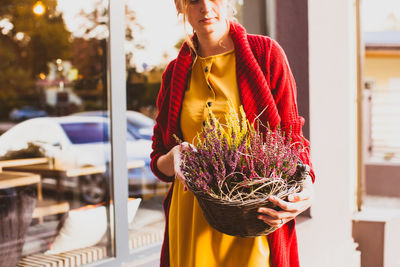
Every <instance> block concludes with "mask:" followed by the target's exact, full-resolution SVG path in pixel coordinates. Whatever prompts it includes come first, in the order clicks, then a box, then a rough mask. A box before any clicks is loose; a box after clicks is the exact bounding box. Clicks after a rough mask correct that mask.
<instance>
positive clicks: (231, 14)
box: [175, 0, 237, 51]
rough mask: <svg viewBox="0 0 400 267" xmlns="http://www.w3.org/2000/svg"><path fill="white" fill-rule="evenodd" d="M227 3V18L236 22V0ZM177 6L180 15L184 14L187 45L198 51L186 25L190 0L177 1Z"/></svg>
mask: <svg viewBox="0 0 400 267" xmlns="http://www.w3.org/2000/svg"><path fill="white" fill-rule="evenodd" d="M225 1H227V2H228V3H229V4H228V17H227V18H228V20H229V21H236V18H235V14H236V13H237V12H236V8H235V1H236V0H225ZM175 4H176V7H177V9H178V15H179V14H182V17H183V25H184V28H185V33H186V38H185V39H186V43H187V44H188V45H189V47H190V48H191V49H193V51H196V48H195V46H194V43H193V41H192V38H191V35H190V34H189V33H188V31H187V27H186V25H187V7H188V6H189V4H190V0H175Z"/></svg>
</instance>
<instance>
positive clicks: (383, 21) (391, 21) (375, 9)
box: [58, 0, 400, 71]
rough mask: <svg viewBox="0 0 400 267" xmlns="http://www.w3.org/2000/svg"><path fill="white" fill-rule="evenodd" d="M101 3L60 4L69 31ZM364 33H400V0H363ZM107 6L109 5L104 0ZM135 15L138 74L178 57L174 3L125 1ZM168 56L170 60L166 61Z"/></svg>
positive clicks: (179, 33) (67, 0) (179, 31)
mask: <svg viewBox="0 0 400 267" xmlns="http://www.w3.org/2000/svg"><path fill="white" fill-rule="evenodd" d="M96 1H98V0H84V1H83V0H58V8H59V10H60V11H62V12H63V14H64V19H65V22H66V25H67V28H68V29H69V30H70V31H71V32H72V33H73V34H74V33H75V34H79V33H78V32H79V31H78V29H77V27H78V25H79V19H78V18H77V16H76V15H77V14H78V13H79V11H80V10H81V9H84V10H85V11H86V12H90V11H92V10H93V6H94V5H93V3H94V2H96ZM361 2H362V7H361V12H362V27H363V31H383V30H400V0H362V1H361ZM104 3H105V4H106V3H107V1H106V0H104ZM126 3H127V5H128V7H129V8H130V9H132V10H134V11H135V13H136V21H137V22H138V23H139V24H140V25H141V26H142V27H143V30H142V31H141V32H140V33H138V34H137V35H136V36H135V37H136V40H138V41H139V42H140V43H141V44H143V45H144V46H145V49H142V50H137V49H135V48H133V47H131V46H129V44H126V46H125V49H126V50H134V63H135V65H136V67H137V70H138V71H143V70H144V66H147V68H148V69H151V68H152V67H153V66H157V65H160V64H165V62H168V61H169V60H171V59H172V58H174V57H175V56H176V54H177V50H176V49H175V48H174V45H175V44H176V43H177V41H179V40H180V39H182V38H183V37H184V30H183V25H182V24H181V23H179V19H178V17H177V14H176V10H175V6H174V4H173V1H172V0H126ZM165 55H167V57H165Z"/></svg>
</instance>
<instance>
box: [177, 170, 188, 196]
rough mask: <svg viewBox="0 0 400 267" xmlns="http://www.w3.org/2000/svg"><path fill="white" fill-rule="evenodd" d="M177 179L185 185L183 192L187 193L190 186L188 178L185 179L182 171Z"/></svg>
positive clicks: (178, 173)
mask: <svg viewBox="0 0 400 267" xmlns="http://www.w3.org/2000/svg"><path fill="white" fill-rule="evenodd" d="M176 178H178V180H179V181H181V183H182V184H183V191H187V190H188V186H187V183H186V178H185V176H183V174H182V172H181V171H180V170H179V171H178V172H177V173H176Z"/></svg>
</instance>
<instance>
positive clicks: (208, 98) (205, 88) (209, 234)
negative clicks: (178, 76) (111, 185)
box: [168, 51, 270, 267]
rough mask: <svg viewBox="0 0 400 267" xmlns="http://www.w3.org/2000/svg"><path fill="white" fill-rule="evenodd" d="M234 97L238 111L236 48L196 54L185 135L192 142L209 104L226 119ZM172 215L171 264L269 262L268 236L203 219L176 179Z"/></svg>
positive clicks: (201, 266)
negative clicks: (235, 232)
mask: <svg viewBox="0 0 400 267" xmlns="http://www.w3.org/2000/svg"><path fill="white" fill-rule="evenodd" d="M230 100H231V101H232V103H233V105H234V107H236V109H237V110H238V109H239V106H240V96H239V90H238V87H237V83H236V69H235V52H234V51H230V52H226V53H223V54H220V55H215V56H211V57H207V58H202V57H199V56H198V57H197V60H196V61H195V64H194V66H193V70H192V74H191V78H190V84H189V87H188V90H187V91H186V92H185V97H184V100H183V105H182V112H181V119H180V125H181V129H182V133H183V138H184V140H185V141H187V142H189V143H193V141H194V137H195V136H196V134H197V132H199V131H200V130H201V127H202V124H203V121H204V120H205V119H206V118H207V114H208V112H207V106H209V107H210V108H211V109H212V111H213V113H214V114H215V115H216V116H217V118H219V119H222V118H223V115H224V113H225V112H227V111H228V110H229V101H230ZM168 220H169V228H168V231H169V254H170V266H171V267H225V266H226V267H236V266H237V267H245V266H249V267H250V266H252V267H260V266H262V267H265V266H269V254H270V251H269V246H268V241H267V238H266V237H256V238H240V237H233V236H229V235H225V234H222V233H220V232H218V231H217V230H215V229H214V228H212V227H211V226H210V225H209V224H208V223H207V221H206V220H205V218H204V216H203V213H202V211H201V208H200V206H199V205H198V203H197V200H196V199H195V197H194V195H193V193H191V192H190V191H183V185H182V183H181V182H180V181H179V180H178V179H176V180H175V185H174V188H173V193H172V200H171V207H170V211H169V218H168ZM227 220H229V218H227Z"/></svg>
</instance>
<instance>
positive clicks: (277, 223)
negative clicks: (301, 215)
mask: <svg viewBox="0 0 400 267" xmlns="http://www.w3.org/2000/svg"><path fill="white" fill-rule="evenodd" d="M257 218H258V219H260V220H262V221H264V222H265V223H266V224H268V225H270V226H272V227H278V228H279V227H281V226H282V225H284V224H285V223H287V222H288V221H290V220H292V219H293V218H294V217H285V218H272V217H270V216H268V215H258V216H257Z"/></svg>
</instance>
